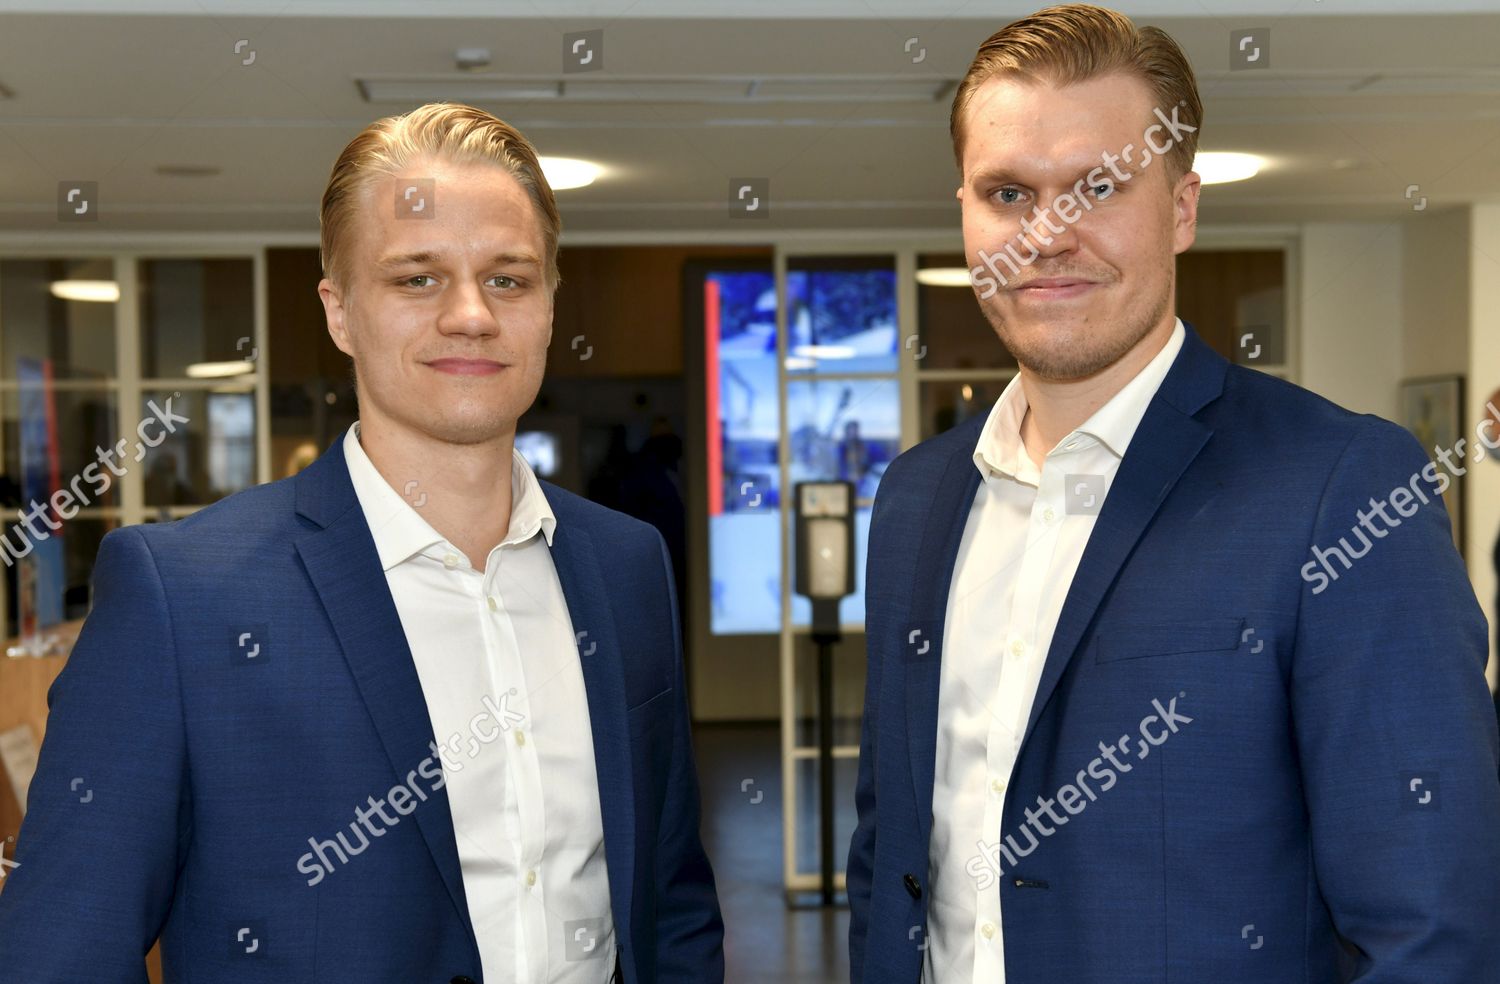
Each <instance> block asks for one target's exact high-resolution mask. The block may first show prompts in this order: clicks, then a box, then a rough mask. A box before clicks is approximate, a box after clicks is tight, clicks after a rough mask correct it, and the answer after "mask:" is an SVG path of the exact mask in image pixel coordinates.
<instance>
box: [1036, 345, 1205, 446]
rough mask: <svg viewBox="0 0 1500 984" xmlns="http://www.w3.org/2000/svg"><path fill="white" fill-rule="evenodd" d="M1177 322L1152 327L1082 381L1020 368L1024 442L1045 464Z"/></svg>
mask: <svg viewBox="0 0 1500 984" xmlns="http://www.w3.org/2000/svg"><path fill="white" fill-rule="evenodd" d="M1176 326H1177V317H1176V315H1168V317H1167V319H1166V320H1165V321H1163V322H1162V323H1161V324H1160V325H1158V326H1156V327H1155V328H1154V329H1152V330H1151V331H1150V332H1149V333H1148V334H1147V335H1146V336H1145V337H1144V338H1142V339H1141V340H1140V341H1139V342H1137V343H1136V344H1135V346H1134V347H1133V348H1131V349H1130V351H1128V352H1126V353H1125V354H1124V355H1123V356H1121V357H1120V358H1119V359H1117V360H1116V361H1114V362H1113V363H1111V364H1110V365H1108V366H1105V367H1104V368H1103V369H1100V370H1099V371H1098V372H1096V373H1094V374H1092V375H1090V376H1084V377H1081V378H1079V379H1043V378H1041V377H1040V376H1038V375H1037V374H1036V373H1034V372H1032V371H1031V370H1029V369H1027V368H1026V367H1025V366H1022V367H1021V370H1020V375H1021V391H1022V393H1024V394H1025V396H1026V407H1027V409H1026V416H1025V418H1024V419H1023V420H1022V421H1021V442H1022V444H1023V445H1024V446H1025V448H1026V453H1027V454H1028V455H1029V456H1030V457H1031V460H1032V461H1033V462H1035V463H1036V465H1037V467H1038V468H1040V467H1041V464H1042V459H1043V458H1045V457H1046V456H1047V454H1048V452H1050V451H1051V450H1052V449H1053V448H1055V447H1057V445H1058V443H1059V442H1061V441H1062V439H1063V438H1065V437H1067V436H1068V435H1069V434H1071V433H1073V431H1075V430H1077V429H1078V428H1079V426H1081V425H1082V424H1083V422H1084V421H1086V420H1088V419H1089V418H1090V417H1092V416H1093V415H1094V414H1095V413H1096V412H1098V410H1099V408H1100V407H1102V406H1104V404H1106V403H1108V402H1109V401H1110V400H1112V399H1113V398H1114V396H1115V394H1117V393H1119V392H1120V390H1122V389H1124V388H1125V384H1127V383H1129V382H1130V381H1131V380H1132V379H1134V378H1135V377H1136V376H1138V375H1140V372H1141V370H1142V369H1144V368H1146V365H1147V364H1148V363H1149V362H1150V361H1151V360H1152V359H1154V358H1156V356H1157V355H1158V354H1159V353H1160V352H1161V350H1162V349H1163V348H1165V347H1166V344H1167V340H1168V339H1170V338H1171V337H1172V330H1173V329H1174V328H1175V327H1176Z"/></svg>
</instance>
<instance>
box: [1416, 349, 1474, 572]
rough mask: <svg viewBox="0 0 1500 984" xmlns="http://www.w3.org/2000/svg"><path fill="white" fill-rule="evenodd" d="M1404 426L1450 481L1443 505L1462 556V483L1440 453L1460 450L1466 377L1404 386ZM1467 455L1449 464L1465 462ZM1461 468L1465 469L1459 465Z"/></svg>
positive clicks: (1434, 378) (1428, 379) (1432, 379)
mask: <svg viewBox="0 0 1500 984" xmlns="http://www.w3.org/2000/svg"><path fill="white" fill-rule="evenodd" d="M1401 424H1402V426H1404V427H1405V428H1406V429H1407V430H1409V431H1411V432H1412V433H1413V434H1415V435H1416V438H1417V440H1418V441H1420V442H1421V444H1422V447H1423V448H1424V449H1425V450H1426V451H1427V457H1428V458H1430V459H1432V460H1433V461H1436V462H1437V463H1438V469H1439V473H1440V474H1446V475H1448V478H1449V484H1448V490H1447V491H1446V492H1444V493H1443V505H1444V506H1445V507H1446V508H1447V510H1448V519H1449V521H1450V522H1451V523H1452V524H1453V539H1454V541H1455V543H1456V544H1457V545H1458V549H1459V552H1460V553H1462V552H1463V549H1464V537H1463V525H1464V513H1463V483H1462V482H1461V481H1459V480H1458V477H1457V476H1455V475H1453V474H1452V473H1451V472H1450V471H1449V470H1448V468H1447V466H1446V465H1444V464H1443V463H1442V461H1440V460H1439V459H1438V455H1437V451H1438V450H1440V449H1447V450H1451V449H1453V448H1455V447H1457V445H1458V442H1459V439H1460V438H1462V437H1463V430H1464V377H1462V376H1426V377H1423V378H1420V379H1407V380H1403V381H1402V383H1401ZM1463 458H1464V455H1462V454H1458V455H1454V456H1453V457H1452V458H1451V459H1450V460H1454V461H1455V462H1456V463H1461V462H1462V461H1463ZM1460 467H1462V465H1460Z"/></svg>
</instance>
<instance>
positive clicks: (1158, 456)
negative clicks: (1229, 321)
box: [1022, 326, 1229, 747]
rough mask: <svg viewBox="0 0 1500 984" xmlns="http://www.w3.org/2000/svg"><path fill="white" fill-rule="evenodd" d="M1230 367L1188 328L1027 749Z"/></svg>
mask: <svg viewBox="0 0 1500 984" xmlns="http://www.w3.org/2000/svg"><path fill="white" fill-rule="evenodd" d="M1228 366H1229V363H1228V362H1226V361H1225V360H1224V359H1223V357H1221V356H1220V355H1218V354H1217V353H1216V352H1214V351H1213V350H1212V349H1210V348H1209V347H1208V346H1207V345H1205V344H1204V343H1203V342H1202V340H1201V339H1199V338H1198V335H1197V333H1196V332H1194V331H1193V330H1192V328H1191V326H1189V327H1188V332H1187V337H1186V339H1184V341H1183V345H1182V351H1180V352H1179V353H1178V354H1177V358H1176V360H1175V361H1174V362H1173V363H1172V368H1171V369H1170V370H1169V371H1168V373H1167V376H1166V378H1165V379H1164V380H1162V384H1161V388H1160V389H1158V390H1157V393H1156V396H1155V397H1154V398H1153V399H1152V401H1151V403H1150V405H1149V406H1148V407H1147V408H1146V414H1145V416H1144V417H1142V418H1141V423H1140V426H1139V427H1138V428H1137V429H1136V432H1135V436H1134V437H1132V438H1131V441H1130V448H1129V449H1128V450H1127V451H1126V452H1125V457H1124V458H1123V459H1122V460H1121V462H1120V468H1119V470H1118V471H1117V472H1116V473H1115V480H1114V483H1113V485H1111V487H1110V489H1109V493H1108V496H1107V497H1106V498H1105V500H1104V506H1103V508H1101V509H1100V510H1099V515H1098V517H1097V518H1096V519H1095V521H1094V531H1093V533H1092V534H1090V536H1089V542H1088V545H1087V546H1086V547H1085V548H1084V551H1083V557H1082V559H1081V560H1080V561H1079V564H1078V571H1077V573H1076V574H1074V576H1073V584H1072V586H1071V587H1070V588H1069V589H1068V596H1067V598H1066V599H1065V600H1064V602H1063V607H1062V612H1061V613H1060V614H1059V615H1058V619H1057V628H1056V630H1055V631H1054V632H1053V635H1052V645H1051V646H1050V647H1048V649H1047V660H1046V663H1044V664H1043V666H1042V676H1041V680H1040V681H1039V683H1038V684H1037V691H1036V696H1035V698H1034V699H1033V701H1032V704H1031V714H1030V716H1029V717H1028V719H1027V723H1026V734H1025V736H1024V737H1023V738H1022V747H1024V746H1025V743H1026V741H1028V740H1030V738H1031V732H1032V730H1033V729H1034V728H1035V727H1036V722H1037V719H1038V718H1039V717H1040V716H1041V713H1042V711H1043V709H1044V708H1045V707H1046V705H1047V702H1048V700H1050V699H1051V697H1052V693H1053V691H1055V690H1056V689H1057V682H1058V680H1060V679H1061V678H1062V675H1063V671H1064V670H1065V669H1067V666H1068V663H1069V662H1070V661H1071V660H1072V658H1073V654H1074V652H1075V651H1076V650H1077V649H1078V644H1079V643H1080V642H1081V641H1082V639H1083V635H1084V632H1085V631H1086V630H1087V629H1088V627H1089V625H1090V623H1092V622H1093V620H1094V614H1095V612H1096V611H1097V610H1098V608H1099V603H1100V602H1101V601H1102V600H1103V598H1104V595H1105V593H1106V592H1107V591H1108V590H1109V588H1110V585H1112V584H1114V582H1115V578H1116V577H1118V576H1119V573H1120V568H1121V567H1122V566H1123V565H1124V563H1125V559H1126V558H1127V557H1128V556H1129V555H1130V552H1131V550H1133V549H1134V548H1135V544H1136V541H1138V540H1139V539H1140V538H1141V534H1142V533H1144V532H1145V530H1146V527H1147V525H1149V524H1150V522H1151V519H1152V517H1154V516H1155V515H1156V513H1157V510H1158V509H1160V508H1161V504H1162V503H1163V502H1165V501H1166V498H1167V496H1168V495H1169V494H1170V493H1171V491H1172V489H1173V487H1175V486H1176V484H1177V480H1178V479H1179V478H1181V477H1182V473H1183V472H1184V471H1186V470H1187V467H1188V465H1190V464H1192V462H1193V459H1194V458H1196V457H1197V456H1198V452H1199V451H1201V450H1202V448H1203V445H1204V444H1206V443H1208V439H1209V437H1210V436H1211V435H1212V434H1213V430H1212V428H1210V427H1208V426H1207V425H1206V424H1204V423H1202V422H1200V421H1199V420H1197V419H1196V418H1195V417H1194V414H1196V413H1197V412H1198V411H1199V410H1201V409H1202V408H1203V406H1204V405H1206V404H1207V403H1209V402H1210V401H1211V400H1213V399H1215V398H1217V397H1218V395H1219V393H1220V392H1222V390H1223V384H1224V373H1225V371H1226V370H1227V369H1228Z"/></svg>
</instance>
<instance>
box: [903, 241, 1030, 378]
mask: <svg viewBox="0 0 1500 984" xmlns="http://www.w3.org/2000/svg"><path fill="white" fill-rule="evenodd" d="M965 262H966V261H965V260H964V255H963V254H962V253H923V254H921V255H919V256H918V257H917V270H918V271H919V273H920V272H921V271H938V270H941V271H944V273H945V274H947V276H945V277H944V278H943V282H942V283H941V284H932V283H923V282H922V281H921V279H918V281H917V332H918V334H919V336H920V337H921V345H922V346H925V347H926V353H925V354H923V356H922V360H921V361H920V362H918V363H917V365H918V367H919V368H921V369H1014V368H1015V367H1016V360H1015V359H1014V358H1012V357H1011V354H1010V353H1009V352H1008V351H1006V349H1005V346H1004V345H1001V344H1000V339H999V338H997V337H996V335H995V329H994V328H992V327H990V323H989V321H988V320H986V319H985V317H984V315H983V313H981V312H980V310H979V299H978V298H977V297H976V296H975V294H974V288H973V287H971V286H970V285H969V283H968V281H967V279H959V278H960V276H962V277H964V278H967V276H968V269H967V267H965V265H964V264H965ZM917 352H919V353H920V352H922V348H921V347H918V349H917Z"/></svg>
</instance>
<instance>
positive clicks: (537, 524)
mask: <svg viewBox="0 0 1500 984" xmlns="http://www.w3.org/2000/svg"><path fill="white" fill-rule="evenodd" d="M344 461H345V462H346V463H347V465H348V467H349V480H350V481H351V482H352V483H353V484H354V493H355V495H356V496H357V497H358V498H359V505H360V508H361V509H363V510H364V514H365V520H366V522H368V523H369V525H370V535H371V536H372V537H373V538H374V540H375V551H376V553H378V554H379V555H380V566H381V568H382V569H384V570H387V571H388V570H390V569H391V568H392V567H395V566H396V565H397V564H400V563H401V562H402V561H405V560H408V559H410V558H411V557H413V556H415V555H416V554H419V553H421V552H422V551H424V550H427V549H428V548H430V547H432V546H434V545H436V544H446V543H447V542H448V541H447V539H446V538H445V537H444V536H443V535H442V534H441V533H439V532H438V531H437V530H435V529H433V528H432V526H431V525H430V524H429V523H428V522H427V521H426V520H425V519H423V518H422V514H421V513H420V512H418V511H417V510H418V508H420V506H421V504H422V502H423V501H424V499H425V496H424V493H423V492H422V491H421V487H420V486H419V485H416V484H415V483H414V484H413V486H412V487H411V490H410V498H405V497H403V496H401V495H400V494H398V493H397V491H396V490H395V489H394V488H392V487H391V485H390V483H389V482H387V481H386V480H385V477H384V476H383V475H381V474H380V471H379V470H378V469H377V468H376V467H375V463H374V462H372V461H371V460H370V457H369V455H367V454H366V453H365V449H364V447H363V446H362V445H361V444H360V441H359V421H357V420H356V421H355V422H354V423H353V424H350V425H349V429H348V430H347V431H346V432H345V433H344ZM510 488H511V504H510V529H509V530H508V531H507V532H506V536H505V539H504V540H502V541H501V546H504V545H505V544H510V543H524V542H525V541H526V540H529V539H531V537H533V536H535V535H536V533H537V531H538V530H540V531H541V532H542V535H543V536H544V537H545V538H546V540H547V545H548V546H549V547H550V546H551V545H552V535H553V532H554V531H555V530H556V529H557V517H556V516H555V515H553V512H552V507H551V506H550V505H549V504H548V502H547V497H546V496H545V495H543V494H542V486H541V483H540V482H538V481H537V477H536V474H535V473H534V472H532V470H531V465H530V464H528V463H527V461H526V457H525V456H524V455H522V454H521V452H520V451H517V450H516V449H515V448H514V447H513V448H511V465H510Z"/></svg>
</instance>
